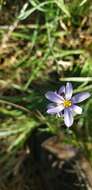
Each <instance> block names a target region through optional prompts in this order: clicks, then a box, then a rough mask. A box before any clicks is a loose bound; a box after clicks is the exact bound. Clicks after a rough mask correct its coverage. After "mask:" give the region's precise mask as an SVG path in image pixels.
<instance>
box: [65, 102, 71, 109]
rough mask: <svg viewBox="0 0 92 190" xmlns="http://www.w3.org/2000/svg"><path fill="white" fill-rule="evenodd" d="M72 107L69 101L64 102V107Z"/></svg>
mask: <svg viewBox="0 0 92 190" xmlns="http://www.w3.org/2000/svg"><path fill="white" fill-rule="evenodd" d="M71 105H72V102H71V100H64V107H66V108H67V107H70V106H71Z"/></svg>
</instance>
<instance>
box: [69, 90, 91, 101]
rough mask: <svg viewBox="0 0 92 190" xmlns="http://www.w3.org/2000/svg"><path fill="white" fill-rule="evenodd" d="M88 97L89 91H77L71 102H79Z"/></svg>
mask: <svg viewBox="0 0 92 190" xmlns="http://www.w3.org/2000/svg"><path fill="white" fill-rule="evenodd" d="M89 97H90V93H89V92H82V93H79V94H76V95H75V96H73V97H72V101H73V103H79V102H82V101H84V100H86V99H87V98H89Z"/></svg>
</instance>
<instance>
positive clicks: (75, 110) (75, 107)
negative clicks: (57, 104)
mask: <svg viewBox="0 0 92 190" xmlns="http://www.w3.org/2000/svg"><path fill="white" fill-rule="evenodd" d="M71 108H72V110H73V111H74V112H75V113H77V114H81V113H82V108H81V107H79V106H77V105H73V106H72V107H71Z"/></svg>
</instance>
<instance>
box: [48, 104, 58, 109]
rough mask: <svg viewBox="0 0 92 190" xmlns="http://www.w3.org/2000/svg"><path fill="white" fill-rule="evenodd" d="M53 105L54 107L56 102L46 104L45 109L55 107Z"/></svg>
mask: <svg viewBox="0 0 92 190" xmlns="http://www.w3.org/2000/svg"><path fill="white" fill-rule="evenodd" d="M55 107H56V104H55V103H51V104H48V106H47V109H51V108H55Z"/></svg>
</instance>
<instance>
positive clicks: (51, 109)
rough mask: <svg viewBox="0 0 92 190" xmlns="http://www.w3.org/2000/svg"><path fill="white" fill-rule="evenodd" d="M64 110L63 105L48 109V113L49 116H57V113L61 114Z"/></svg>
mask: <svg viewBox="0 0 92 190" xmlns="http://www.w3.org/2000/svg"><path fill="white" fill-rule="evenodd" d="M63 109H64V106H63V104H62V105H60V106H57V107H53V108H50V109H48V110H47V113H49V114H55V113H56V114H57V113H59V112H61V111H62V110H63Z"/></svg>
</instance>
